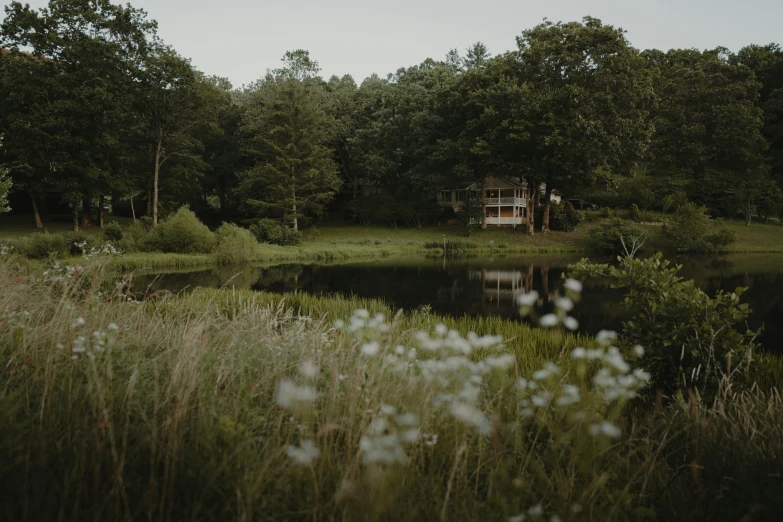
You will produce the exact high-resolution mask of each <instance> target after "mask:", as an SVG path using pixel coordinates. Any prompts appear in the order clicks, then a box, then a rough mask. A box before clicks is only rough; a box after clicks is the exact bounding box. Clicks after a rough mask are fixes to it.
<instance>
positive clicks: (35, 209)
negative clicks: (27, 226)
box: [27, 189, 43, 230]
mask: <svg viewBox="0 0 783 522" xmlns="http://www.w3.org/2000/svg"><path fill="white" fill-rule="evenodd" d="M27 193H28V194H30V202H31V203H32V204H33V215H34V216H35V228H37V229H38V230H43V222H42V221H41V212H39V210H38V202H37V201H36V200H35V194H33V193H32V192H31V191H30V190H29V189H28V190H27Z"/></svg>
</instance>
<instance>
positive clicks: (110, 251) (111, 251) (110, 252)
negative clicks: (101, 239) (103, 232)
mask: <svg viewBox="0 0 783 522" xmlns="http://www.w3.org/2000/svg"><path fill="white" fill-rule="evenodd" d="M74 246H75V247H76V248H78V249H79V250H81V252H82V258H84V259H91V258H93V257H96V256H101V255H104V256H118V255H120V254H122V252H121V251H120V250H118V249H117V248H116V247H115V246H114V245H112V244H111V242H108V241H107V242H106V243H104V244H103V245H101V246H98V247H89V246H88V245H87V241H82V242H81V243H76V244H75V245H74Z"/></svg>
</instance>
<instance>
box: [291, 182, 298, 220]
mask: <svg viewBox="0 0 783 522" xmlns="http://www.w3.org/2000/svg"><path fill="white" fill-rule="evenodd" d="M291 199H292V200H293V205H291V211H292V212H293V214H294V230H299V219H298V218H297V215H296V173H295V172H294V168H293V167H291Z"/></svg>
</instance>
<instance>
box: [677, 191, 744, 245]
mask: <svg viewBox="0 0 783 522" xmlns="http://www.w3.org/2000/svg"><path fill="white" fill-rule="evenodd" d="M666 232H667V234H668V236H669V237H670V238H671V240H672V242H673V243H674V246H675V247H676V248H677V250H678V251H680V252H686V253H691V254H710V253H713V252H721V251H724V250H726V247H728V246H729V245H730V244H731V243H733V242H734V240H735V238H734V234H733V233H732V231H730V230H728V229H726V228H725V227H723V226H722V225H721V224H719V225H715V224H714V223H713V222H712V221H711V220H710V218H709V216H707V215H706V209H705V208H704V207H701V206H699V205H696V204H694V203H686V204H685V205H682V206H680V207H679V208H678V209H677V212H676V213H675V214H674V217H673V218H672V222H671V224H670V225H668V226H667V227H666Z"/></svg>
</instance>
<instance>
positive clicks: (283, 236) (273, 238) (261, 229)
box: [250, 219, 302, 246]
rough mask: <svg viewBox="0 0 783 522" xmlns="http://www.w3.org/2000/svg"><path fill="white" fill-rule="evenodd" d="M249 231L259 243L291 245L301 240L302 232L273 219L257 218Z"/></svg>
mask: <svg viewBox="0 0 783 522" xmlns="http://www.w3.org/2000/svg"><path fill="white" fill-rule="evenodd" d="M250 232H251V233H252V234H253V235H254V236H255V237H256V239H257V240H258V241H259V243H269V244H272V245H281V246H293V245H298V244H299V243H301V242H302V233H301V232H300V231H298V230H294V229H293V228H289V227H286V226H284V225H282V224H281V223H280V222H279V221H276V220H274V219H259V220H258V221H256V222H255V223H253V224H252V225H250Z"/></svg>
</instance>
